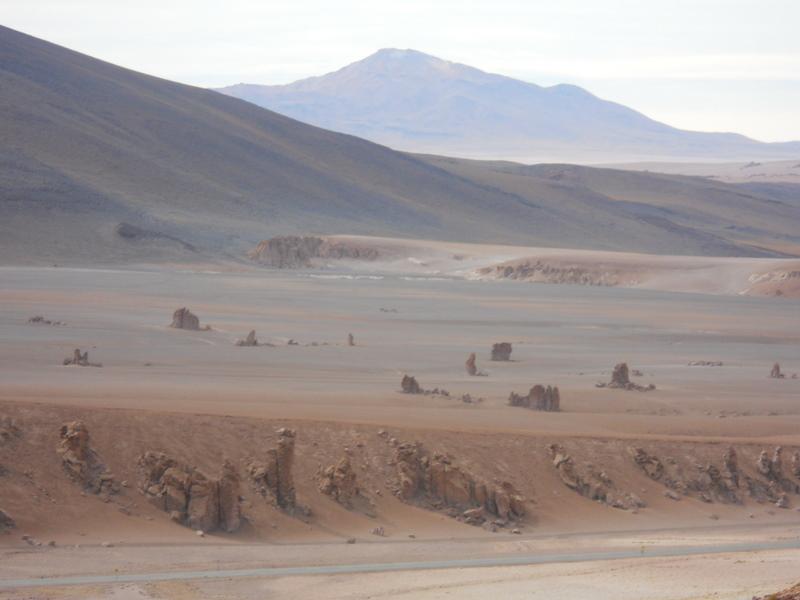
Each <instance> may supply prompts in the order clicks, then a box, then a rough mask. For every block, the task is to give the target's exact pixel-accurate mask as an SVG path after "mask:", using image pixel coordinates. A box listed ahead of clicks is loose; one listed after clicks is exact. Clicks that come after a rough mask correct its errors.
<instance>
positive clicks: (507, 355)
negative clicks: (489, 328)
mask: <svg viewBox="0 0 800 600" xmlns="http://www.w3.org/2000/svg"><path fill="white" fill-rule="evenodd" d="M512 350H513V348H512V347H511V344H510V343H509V342H498V343H496V344H493V345H492V360H495V361H505V360H511V352H512Z"/></svg>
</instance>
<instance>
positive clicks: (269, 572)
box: [0, 538, 800, 589]
mask: <svg viewBox="0 0 800 600" xmlns="http://www.w3.org/2000/svg"><path fill="white" fill-rule="evenodd" d="M787 549H797V550H800V538H795V539H790V540H781V541H774V542H761V543H755V542H754V543H741V544H719V545H707V546H671V547H670V546H663V547H648V548H642V549H639V550H636V549H631V550H614V551H607V552H600V551H596V552H575V553H561V554H524V555H512V556H496V557H491V558H466V559H454V560H435V561H426V562H395V563H363V564H352V565H323V566H311V567H260V568H257V569H219V570H209V571H169V572H162V573H131V574H127V575H79V576H72V577H41V578H34V579H5V580H2V579H0V589H14V588H25V587H55V586H64V585H96V584H114V583H143V582H152V581H184V580H191V579H230V578H236V579H238V578H241V577H291V576H296V575H341V574H348V573H381V572H386V571H423V570H430V569H468V568H476V567H507V566H520V565H541V564H548V563H578V562H592V561H599V560H616V559H630V558H658V557H671V556H697V555H701V554H722V553H729V552H753V551H758V550H787Z"/></svg>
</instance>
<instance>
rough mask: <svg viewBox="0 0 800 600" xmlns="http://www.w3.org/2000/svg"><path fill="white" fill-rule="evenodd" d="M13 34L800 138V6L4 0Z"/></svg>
mask: <svg viewBox="0 0 800 600" xmlns="http://www.w3.org/2000/svg"><path fill="white" fill-rule="evenodd" d="M0 23H2V24H3V25H6V26H8V27H12V28H14V29H19V30H21V31H24V32H26V33H30V34H32V35H36V36H38V37H42V38H45V39H47V40H50V41H53V42H56V43H59V44H62V45H65V46H68V47H70V48H73V49H75V50H79V51H81V52H85V53H87V54H91V55H93V56H96V57H98V58H102V59H104V60H108V61H110V62H113V63H117V64H120V65H123V66H126V67H130V68H132V69H136V70H139V71H143V72H146V73H150V74H153V75H158V76H161V77H165V78H168V79H173V80H176V81H181V82H184V83H191V84H195V85H201V86H209V87H210V86H221V85H227V84H231V83H238V82H242V81H244V82H249V83H288V82H290V81H293V80H295V79H299V78H302V77H308V76H310V75H318V74H322V73H326V72H329V71H332V70H335V69H337V68H339V67H341V66H344V65H345V64H347V63H350V62H353V61H356V60H359V59H361V58H364V57H365V56H367V55H369V54H371V53H372V52H374V51H375V50H377V49H379V48H384V47H397V48H414V49H416V50H420V51H423V52H427V53H429V54H434V55H436V56H439V57H441V58H445V59H448V60H453V61H457V62H462V63H466V64H468V65H471V66H475V67H478V68H480V69H483V70H486V71H491V72H496V73H502V74H504V75H510V76H512V77H517V78H519V79H523V80H525V81H531V82H534V83H538V84H541V85H550V84H554V83H573V84H577V85H581V86H583V87H585V88H587V89H588V90H589V91H591V92H593V93H595V94H596V95H598V96H601V97H603V98H607V99H609V100H614V101H617V102H621V103H623V104H626V105H628V106H630V107H632V108H635V109H637V110H639V111H641V112H643V113H645V114H647V115H648V116H650V117H653V118H656V119H658V120H661V121H665V122H667V123H669V124H671V125H674V126H678V127H682V128H686V129H698V130H707V131H737V132H740V133H744V134H746V135H749V136H751V137H755V138H757V139H761V140H765V141H781V140H790V139H793V140H800V0H750V1H743V0H663V1H655V0H548V1H539V0H527V1H526V0H519V1H515V0H490V1H469V0H441V1H436V0H406V1H399V0H398V1H397V2H382V1H379V0H372V1H360V0H338V1H325V0H292V1H286V2H274V1H269V0H266V1H255V0H225V1H213V2H212V1H210V0H159V1H154V0H136V1H128V0H0Z"/></svg>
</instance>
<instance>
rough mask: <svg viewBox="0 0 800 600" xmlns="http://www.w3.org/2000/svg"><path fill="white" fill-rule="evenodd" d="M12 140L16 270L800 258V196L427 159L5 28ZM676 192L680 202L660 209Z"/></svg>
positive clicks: (4, 151)
mask: <svg viewBox="0 0 800 600" xmlns="http://www.w3.org/2000/svg"><path fill="white" fill-rule="evenodd" d="M0 137H2V139H3V142H4V143H3V145H2V146H1V147H0V165H1V166H0V262H2V263H4V264H20V263H35V264H49V263H59V264H111V263H123V262H147V261H165V260H176V261H186V260H195V261H196V260H209V259H211V260H219V259H224V258H232V259H235V260H240V259H243V258H244V256H245V252H246V251H247V250H249V249H250V248H252V247H253V246H254V245H255V244H256V243H258V242H259V241H260V240H262V239H265V238H267V237H270V236H273V235H282V234H291V233H326V234H337V233H346V234H362V235H386V236H394V237H408V238H427V239H440V240H449V241H473V242H496V243H497V242H501V243H505V244H522V245H536V246H556V247H562V248H565V247H566V248H569V247H575V248H588V249H603V250H628V251H638V252H654V253H671V254H678V253H680V254H713V255H726V256H730V255H746V256H762V255H781V254H792V255H795V254H797V253H798V251H797V245H798V244H800V234H798V233H797V232H798V231H800V228H798V227H797V224H798V223H800V206H798V203H797V202H792V201H791V198H792V197H796V194H795V192H794V188H774V187H769V186H767V187H764V189H757V190H750V189H748V190H747V191H742V189H741V188H739V187H737V186H734V185H726V184H721V183H713V182H712V183H709V182H708V181H707V180H704V179H693V178H686V177H678V176H674V177H673V176H657V175H651V174H647V173H641V174H633V173H622V172H617V171H613V170H602V171H593V170H586V171H581V172H582V173H599V174H601V175H602V177H600V176H598V177H599V179H596V180H595V179H592V181H590V182H588V183H587V182H564V181H557V180H555V179H554V177H553V175H552V173H550V172H549V169H551V168H552V167H523V166H521V165H507V164H506V165H505V166H504V167H503V171H504V172H498V170H497V167H496V164H495V163H485V164H479V163H461V162H459V161H452V160H450V159H434V158H429V157H419V156H412V155H408V154H404V153H400V152H396V151H393V150H390V149H389V148H386V147H383V146H380V145H376V144H374V143H370V142H367V141H365V140H361V139H358V138H355V137H352V136H349V135H343V134H338V133H333V132H330V131H326V130H322V129H318V128H316V127H313V126H309V125H305V124H303V123H300V122H297V121H294V120H292V119H289V118H287V117H284V116H281V115H278V114H276V113H273V112H270V111H267V110H264V109H262V108H259V107H257V106H254V105H253V104H250V103H247V102H244V101H241V100H238V99H235V98H230V97H228V96H225V95H222V94H219V93H216V92H214V91H210V90H205V89H200V88H195V87H190V86H186V85H181V84H178V83H173V82H170V81H165V80H162V79H158V78H155V77H150V76H147V75H143V74H141V73H136V72H133V71H130V70H127V69H123V68H120V67H117V66H114V65H111V64H108V63H105V62H102V61H99V60H96V59H94V58H91V57H88V56H85V55H82V54H79V53H76V52H73V51H70V50H67V49H65V48H62V47H59V46H56V45H53V44H50V43H47V42H45V41H42V40H39V39H36V38H33V37H30V36H27V35H25V34H22V33H19V32H16V31H13V30H11V29H7V28H0ZM509 170H510V171H511V172H510V173H509V172H506V171H509ZM618 177H624V183H620V185H621V186H622V188H619V187H616V183H615V182H616V181H617V178H618ZM620 181H623V180H620ZM665 185H675V186H678V187H679V188H680V190H681V197H680V199H679V201H678V202H675V203H674V202H673V198H672V197H671V196H670V195H669V194H667V195H664V196H663V197H662V196H658V197H652V192H653V191H654V190H658V189H659V188H660V187H662V186H665ZM593 186H598V189H594V188H593ZM709 186H711V187H709ZM787 189H788V190H789V191H788V192H787ZM709 190H713V194H712V197H711V199H709ZM787 194H788V196H789V198H788V199H787V197H786V196H787ZM616 195H619V198H617V197H615V196H616ZM723 208H724V210H723ZM698 212H702V213H703V214H704V215H706V218H705V219H702V220H699V221H698V222H697V223H694V222H693V218H694V216H695V215H696V214H698ZM753 214H757V215H760V216H759V218H758V219H757V221H756V222H755V223H753V224H751V225H748V230H747V231H746V232H744V233H742V232H740V231H739V230H738V229H737V228H739V227H743V226H744V224H746V223H748V221H749V219H750V217H751V215H753ZM776 237H777V238H778V239H780V240H781V242H780V246H781V247H780V248H774V247H772V246H773V245H774V244H773V242H774V240H775V239H776Z"/></svg>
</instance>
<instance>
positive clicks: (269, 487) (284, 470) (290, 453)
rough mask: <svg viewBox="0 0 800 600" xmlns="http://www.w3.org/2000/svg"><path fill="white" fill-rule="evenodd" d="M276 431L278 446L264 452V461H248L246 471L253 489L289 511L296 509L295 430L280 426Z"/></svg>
mask: <svg viewBox="0 0 800 600" xmlns="http://www.w3.org/2000/svg"><path fill="white" fill-rule="evenodd" d="M277 434H278V443H277V446H276V447H275V448H270V450H268V451H267V458H266V461H256V460H253V461H250V463H249V464H248V465H247V473H248V475H249V477H250V483H251V485H252V487H253V489H254V490H255V491H256V492H258V493H259V494H260V495H261V496H263V497H264V498H267V499H269V500H270V501H271V502H272V503H273V504H274V505H275V506H277V507H278V508H281V509H283V510H285V511H288V512H290V513H291V512H294V510H295V509H296V508H297V497H296V492H295V488H294V477H293V475H292V467H293V465H294V443H295V431H294V430H292V429H287V428H285V427H282V428H280V429H278V431H277Z"/></svg>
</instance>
